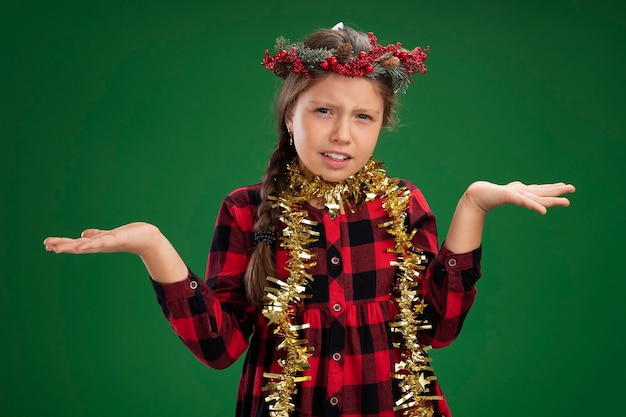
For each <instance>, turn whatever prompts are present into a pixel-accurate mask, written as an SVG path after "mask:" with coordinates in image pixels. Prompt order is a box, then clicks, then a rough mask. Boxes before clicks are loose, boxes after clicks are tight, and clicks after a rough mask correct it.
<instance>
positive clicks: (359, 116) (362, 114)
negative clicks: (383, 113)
mask: <svg viewBox="0 0 626 417" xmlns="http://www.w3.org/2000/svg"><path fill="white" fill-rule="evenodd" d="M357 117H358V118H359V119H363V120H370V119H371V117H370V116H369V115H367V114H365V113H360V114H359V115H358V116H357Z"/></svg>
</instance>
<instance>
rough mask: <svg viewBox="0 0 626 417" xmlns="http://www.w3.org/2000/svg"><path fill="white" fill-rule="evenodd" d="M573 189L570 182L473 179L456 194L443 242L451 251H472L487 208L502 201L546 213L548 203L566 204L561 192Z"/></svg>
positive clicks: (477, 239) (571, 191)
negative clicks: (473, 181)
mask: <svg viewBox="0 0 626 417" xmlns="http://www.w3.org/2000/svg"><path fill="white" fill-rule="evenodd" d="M574 191H575V188H574V186H573V185H571V184H564V183H562V182H560V183H555V184H539V185H536V184H533V185H526V184H523V183H521V182H518V181H516V182H511V183H509V184H506V185H497V184H493V183H490V182H486V181H477V182H475V183H473V184H471V185H470V186H469V187H468V189H467V190H466V191H465V193H463V196H462V197H461V198H460V200H459V202H458V204H457V207H456V210H455V212H454V215H453V217H452V221H451V223H450V228H449V230H448V236H447V237H446V242H445V245H446V247H447V248H448V249H449V250H450V251H451V252H454V253H465V252H469V251H472V250H474V249H476V248H478V247H479V246H480V243H481V241H482V234H483V227H484V225H485V217H486V215H487V212H489V211H490V210H492V209H494V208H496V207H498V206H502V205H505V204H514V205H517V206H521V207H526V208H527V209H530V210H535V211H537V212H539V213H541V214H546V213H547V210H548V208H550V207H554V206H563V207H567V206H569V200H568V199H567V198H565V197H561V196H562V195H564V194H569V193H573V192H574Z"/></svg>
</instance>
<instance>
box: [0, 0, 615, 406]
mask: <svg viewBox="0 0 626 417" xmlns="http://www.w3.org/2000/svg"><path fill="white" fill-rule="evenodd" d="M621 4H623V3H622V2H618V1H608V0H607V1H591V0H580V1H565V0H554V1H549V2H548V1H537V0H532V1H524V2H505V1H501V2H497V1H493V0H489V1H448V2H435V1H429V2H425V1H417V0H413V1H394V2H381V1H377V2H374V1H370V0H363V1H358V2H327V3H315V2H287V1H283V2H270V1H256V2H239V1H230V2H220V3H219V4H213V5H210V4H209V2H207V1H189V0H179V1H175V2H174V1H173V2H167V1H106V2H105V1H101V2H90V1H82V2H79V1H75V2H71V1H55V2H48V1H12V0H4V1H2V3H1V5H0V75H1V77H0V89H1V90H0V97H2V100H1V103H2V104H1V105H2V108H1V109H0V110H1V111H0V135H1V136H2V138H1V141H0V155H1V164H0V172H1V175H2V185H1V187H2V188H1V193H0V195H2V198H3V203H2V208H1V210H2V212H1V213H0V214H1V215H0V225H1V231H2V237H1V239H0V277H1V279H2V284H1V285H0V320H1V321H0V324H1V326H2V327H1V334H2V336H1V339H0V340H1V342H0V345H1V346H2V351H1V355H0V415H1V416H7V417H9V416H11V417H13V416H86V415H89V416H92V417H96V416H126V415H129V416H130V415H133V416H172V415H174V416H181V415H189V414H191V413H194V414H202V415H208V416H231V415H233V410H234V403H235V393H236V384H237V380H238V376H239V371H240V365H241V363H238V364H236V365H234V366H233V367H232V368H230V369H228V370H226V371H215V370H212V369H209V368H207V367H205V366H203V365H202V364H201V363H200V362H198V361H197V360H196V359H194V358H193V357H192V356H191V354H189V353H188V351H186V349H185V348H184V347H183V345H182V344H181V343H180V342H179V341H178V340H177V338H176V336H175V335H174V334H173V333H172V332H171V330H170V329H169V326H168V324H167V323H166V321H165V320H164V319H163V318H162V316H161V313H160V309H159V307H158V305H157V303H156V301H155V297H154V294H153V292H152V290H151V288H150V284H149V282H148V279H147V275H146V272H145V270H144V268H143V265H142V263H141V261H140V260H139V259H138V258H136V257H135V256H133V255H129V254H107V255H85V256H72V255H54V254H51V253H47V252H45V251H44V247H43V245H42V243H41V242H42V240H43V239H44V238H45V237H46V236H49V235H56V236H77V235H78V234H79V233H80V232H81V231H82V230H83V229H85V228H87V227H98V228H111V227H114V226H117V225H120V224H124V223H127V222H131V221H136V220H143V221H148V222H152V223H154V224H156V225H158V226H159V227H160V228H161V230H162V231H163V232H164V233H165V234H166V235H167V236H168V237H169V238H170V239H171V241H172V242H173V244H174V245H175V246H176V247H177V248H178V250H179V251H180V253H181V255H182V256H183V258H184V259H185V260H186V261H187V262H188V264H189V265H190V266H191V267H192V268H193V269H194V270H195V271H196V272H198V273H200V274H202V273H203V270H204V267H205V261H206V254H207V251H208V248H209V242H210V238H211V233H212V227H213V224H214V219H215V214H216V212H217V209H218V206H219V203H220V201H221V199H222V198H223V196H224V195H225V194H226V193H227V192H229V191H230V190H232V189H233V188H235V187H237V186H240V185H244V184H250V183H254V182H257V181H258V180H259V179H260V177H261V175H262V172H263V170H264V167H265V164H266V160H267V158H268V156H269V154H270V151H271V149H272V147H273V144H274V141H275V136H274V124H273V119H272V112H271V101H272V98H273V92H274V89H275V87H276V86H277V85H278V82H277V80H276V79H275V77H273V75H272V74H271V73H269V72H267V71H265V70H264V69H263V68H262V67H261V66H260V65H259V63H260V61H261V58H262V56H263V52H264V50H265V49H266V48H272V47H273V45H274V40H275V38H276V37H277V36H279V35H283V36H286V37H288V38H291V39H292V40H300V39H302V38H303V37H304V36H306V35H308V34H309V33H311V32H312V31H313V30H315V29H317V28H320V27H329V26H332V25H333V24H335V23H336V22H338V21H344V22H345V23H346V24H350V25H353V26H355V27H357V28H360V29H362V30H365V31H369V30H371V31H374V32H375V33H376V34H377V36H378V37H379V40H380V41H381V42H382V43H388V42H396V41H398V40H400V41H402V42H403V44H404V45H405V46H407V47H411V48H412V47H414V46H418V45H419V46H428V45H430V47H431V53H430V56H429V60H428V64H429V73H428V74H427V75H425V76H419V77H417V79H416V80H415V81H414V83H413V84H412V85H411V87H410V88H409V90H408V92H407V94H406V95H405V96H402V97H401V107H400V118H401V121H402V125H401V126H400V127H399V128H398V129H396V131H394V132H391V133H385V134H384V135H383V137H382V139H381V141H380V142H379V146H378V148H377V156H378V157H379V158H380V159H382V160H384V161H385V162H386V164H387V167H388V170H389V172H390V174H391V175H393V176H401V177H405V178H408V179H411V180H412V181H413V182H415V183H416V184H418V186H420V188H421V189H422V190H423V192H424V194H425V195H426V197H427V199H428V201H429V203H430V205H431V208H432V209H433V210H434V211H435V213H436V214H437V216H438V219H439V228H440V235H441V237H442V238H443V236H445V232H446V230H447V225H448V222H449V219H450V217H451V214H452V211H453V209H454V206H455V204H456V201H457V199H458V198H459V196H460V195H461V194H462V192H463V191H464V189H465V188H466V187H467V186H468V185H469V184H470V183H471V182H472V181H474V180H479V179H481V180H489V181H493V182H497V183H505V182H508V181H512V180H516V179H519V180H522V181H525V182H529V183H533V182H554V181H565V182H570V183H573V184H575V185H576V187H577V192H576V193H575V194H574V195H572V197H571V201H572V204H571V207H569V208H567V209H565V208H554V209H552V210H551V211H550V212H549V213H548V214H547V216H545V217H543V216H541V215H539V214H537V213H534V212H529V211H526V210H524V209H521V208H518V207H508V206H507V207H501V208H498V209H496V210H495V211H493V212H492V213H490V214H489V216H488V223H487V227H486V230H485V236H484V249H485V251H484V264H483V278H482V279H481V281H480V282H479V285H478V289H479V294H478V299H477V301H476V304H475V306H474V308H473V310H472V311H471V312H470V314H469V317H468V320H467V322H466V325H465V328H464V330H463V332H462V334H461V335H460V337H459V338H458V339H457V340H456V341H455V343H453V344H452V345H451V346H449V347H447V348H445V349H441V350H437V351H435V352H434V353H433V356H434V358H435V367H436V370H437V374H438V376H439V380H440V382H441V384H442V386H443V388H444V391H445V392H446V394H447V397H448V401H449V403H450V406H451V408H452V411H453V412H454V414H455V416H456V417H472V416H502V415H505V416H527V415H534V416H587V415H611V416H623V415H625V414H624V411H623V407H622V406H621V404H622V401H621V398H622V395H623V391H624V388H625V384H624V377H623V375H624V373H625V372H626V365H625V363H624V353H623V352H624V349H625V348H626V343H625V340H624V319H625V318H626V317H625V316H626V314H625V313H624V307H623V293H624V290H625V289H626V285H625V284H624V282H625V280H624V276H623V275H624V274H623V270H624V265H623V261H624V244H623V241H624V231H625V230H624V225H625V222H624V221H625V212H626V210H625V197H624V191H625V187H624V161H625V156H626V155H625V149H626V146H625V144H626V137H625V126H626V124H625V121H624V119H625V112H624V98H623V97H624V92H625V91H624V87H625V82H624V81H625V80H624V78H625V75H624V65H625V64H626V59H625V58H624V53H625V52H626V51H625V45H626V43H625V41H626V36H625V34H626V12H625V10H626V7H625V6H622V5H621Z"/></svg>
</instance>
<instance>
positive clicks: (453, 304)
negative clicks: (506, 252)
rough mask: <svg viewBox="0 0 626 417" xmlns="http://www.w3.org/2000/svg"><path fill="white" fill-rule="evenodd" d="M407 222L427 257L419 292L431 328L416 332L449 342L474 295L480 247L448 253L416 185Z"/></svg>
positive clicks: (426, 339) (435, 342)
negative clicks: (440, 241) (424, 304)
mask: <svg viewBox="0 0 626 417" xmlns="http://www.w3.org/2000/svg"><path fill="white" fill-rule="evenodd" d="M412 194H413V199H412V202H411V207H410V219H411V222H412V224H411V226H412V227H413V228H417V233H416V234H415V237H414V238H413V245H414V246H415V247H416V248H420V249H422V250H424V252H425V253H426V255H427V257H428V258H429V263H428V267H427V269H426V271H425V276H424V284H423V288H422V289H423V295H424V301H425V303H426V304H427V306H426V308H425V310H424V315H425V318H426V319H427V320H428V322H429V324H430V325H431V326H432V329H430V330H428V331H424V332H423V333H422V334H420V340H421V341H422V343H424V344H427V345H431V346H432V347H434V348H440V347H444V346H447V345H448V344H450V343H451V342H452V341H453V340H454V339H455V338H456V337H457V336H458V335H459V333H460V332H461V328H462V326H463V322H464V320H465V317H466V316H467V313H468V311H469V309H470V307H471V306H472V304H473V303H474V299H475V298H476V282H477V281H478V279H479V278H480V260H481V249H482V248H480V247H479V248H477V249H475V250H474V251H472V252H468V253H460V254H457V253H452V252H450V251H449V250H448V249H447V248H446V247H445V244H442V245H441V250H439V243H438V238H437V228H436V222H435V216H434V215H433V213H432V212H431V211H430V209H429V208H428V204H427V203H426V200H425V199H424V196H423V195H422V193H421V192H420V191H419V189H417V188H414V189H412Z"/></svg>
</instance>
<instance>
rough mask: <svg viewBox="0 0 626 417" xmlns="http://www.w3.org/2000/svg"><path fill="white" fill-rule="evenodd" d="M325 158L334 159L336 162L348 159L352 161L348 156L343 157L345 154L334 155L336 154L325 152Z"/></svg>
mask: <svg viewBox="0 0 626 417" xmlns="http://www.w3.org/2000/svg"><path fill="white" fill-rule="evenodd" d="M324 156H325V157H327V158H330V159H333V160H335V161H345V160H346V159H350V157H349V156H348V155H343V154H340V153H334V152H324Z"/></svg>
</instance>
